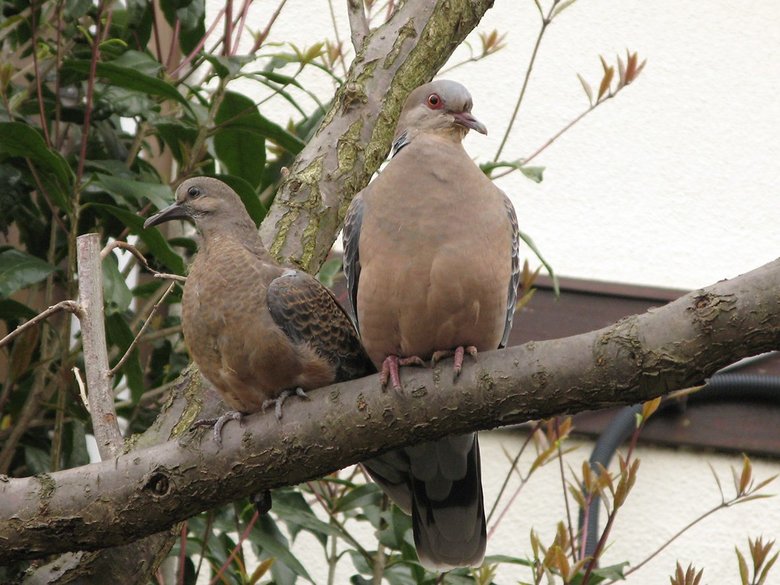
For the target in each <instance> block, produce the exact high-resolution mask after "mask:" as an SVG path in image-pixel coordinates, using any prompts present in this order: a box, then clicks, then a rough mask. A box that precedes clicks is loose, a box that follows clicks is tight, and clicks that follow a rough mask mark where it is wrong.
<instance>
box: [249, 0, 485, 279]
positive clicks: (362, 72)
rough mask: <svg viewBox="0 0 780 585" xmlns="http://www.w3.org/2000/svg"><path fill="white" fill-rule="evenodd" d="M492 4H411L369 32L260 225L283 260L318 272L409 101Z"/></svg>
mask: <svg viewBox="0 0 780 585" xmlns="http://www.w3.org/2000/svg"><path fill="white" fill-rule="evenodd" d="M492 5H493V1H492V0H437V1H436V2H430V0H407V1H406V2H404V3H403V4H402V5H401V6H400V8H398V10H397V11H396V12H395V14H393V16H392V18H391V19H390V20H389V21H388V22H387V23H386V24H384V25H382V26H381V27H379V28H377V29H375V30H373V31H371V32H370V33H369V35H368V37H366V41H365V42H364V43H363V45H362V46H361V50H360V51H359V52H358V54H357V55H356V56H355V60H354V61H353V62H352V65H351V67H350V70H349V73H348V75H347V79H346V80H345V83H344V84H343V85H342V86H341V88H340V89H339V90H338V92H337V93H336V96H335V98H334V101H333V104H332V106H331V108H330V110H329V111H328V113H327V114H326V115H325V117H324V119H323V121H322V123H321V125H320V127H319V128H318V130H317V133H316V134H315V135H314V136H313V137H312V139H311V140H310V141H309V142H308V144H307V145H306V147H305V148H304V149H303V150H302V151H301V152H300V153H299V154H298V157H297V158H296V159H295V162H294V163H293V164H292V166H291V167H290V174H289V176H288V177H287V178H286V179H285V181H284V183H283V184H282V186H281V187H280V189H279V193H278V194H277V195H276V197H275V199H274V202H273V205H272V206H271V209H270V210H269V212H268V215H267V216H266V217H265V219H264V220H263V224H262V225H261V226H260V235H261V236H262V238H263V242H264V244H265V245H266V247H267V248H268V250H269V251H270V252H271V254H272V255H273V256H274V257H276V258H277V260H279V261H281V262H282V263H286V264H294V265H297V266H300V267H302V268H303V269H304V270H306V271H307V272H309V273H315V272H316V271H317V269H318V268H319V266H320V264H321V263H322V261H323V259H324V258H325V256H326V255H327V254H328V251H329V250H330V248H331V246H332V244H333V241H334V240H335V238H336V234H338V231H339V228H340V226H341V222H342V220H343V219H344V215H345V214H346V211H347V207H348V206H349V202H350V201H351V200H352V197H353V196H354V195H355V193H357V192H358V191H360V190H361V189H362V188H363V187H365V186H366V185H367V184H368V181H369V179H370V178H371V176H372V175H373V174H374V172H375V171H376V170H377V169H378V168H379V165H380V164H381V163H382V161H383V160H384V159H385V157H386V156H387V152H388V150H389V149H390V142H391V140H392V137H393V132H394V130H395V123H396V119H397V117H398V114H399V112H400V111H401V107H402V105H403V102H404V100H405V99H406V96H407V95H408V94H409V92H410V91H411V90H412V89H414V88H415V87H417V86H418V85H421V84H422V83H425V82H426V81H430V79H431V78H432V77H433V76H434V74H435V73H436V72H437V71H438V70H439V68H440V67H441V66H442V65H443V64H444V63H445V62H446V60H447V59H448V58H449V56H450V55H451V54H452V52H453V51H454V50H455V48H456V47H457V46H458V45H459V44H460V43H461V41H462V40H463V39H464V38H465V37H466V35H467V34H468V33H469V32H470V31H471V30H472V29H473V28H474V27H475V26H476V25H477V23H478V22H479V20H480V18H482V16H483V15H484V13H485V12H486V11H487V10H488V9H489V8H490V7H491V6H492ZM333 145H336V147H335V148H334V147H333Z"/></svg>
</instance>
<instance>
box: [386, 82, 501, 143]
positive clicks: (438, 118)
mask: <svg viewBox="0 0 780 585" xmlns="http://www.w3.org/2000/svg"><path fill="white" fill-rule="evenodd" d="M471 106H472V101H471V94H470V93H469V92H468V90H467V89H466V88H465V87H463V86H462V85H461V84H460V83H457V82H456V81H448V80H446V79H440V80H438V81H432V82H430V83H426V84H425V85H421V86H420V87H418V88H417V89H415V90H414V91H413V92H412V93H410V94H409V97H408V98H406V102H405V103H404V108H403V110H401V116H400V117H399V118H398V128H397V130H396V139H397V138H398V137H399V136H401V135H402V134H404V133H407V135H409V133H412V134H416V133H420V132H437V133H442V134H450V135H455V136H457V137H459V138H461V139H462V138H463V137H464V136H465V135H466V133H467V132H468V131H469V130H476V131H477V132H479V133H481V134H487V128H486V127H485V125H484V124H483V123H482V122H480V121H479V120H477V119H476V118H475V117H474V116H473V115H472V114H471Z"/></svg>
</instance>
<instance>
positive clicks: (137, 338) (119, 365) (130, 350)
mask: <svg viewBox="0 0 780 585" xmlns="http://www.w3.org/2000/svg"><path fill="white" fill-rule="evenodd" d="M174 286H176V283H175V282H172V283H171V284H169V285H168V289H167V290H166V291H165V292H164V293H163V295H162V296H161V297H160V300H159V301H157V302H156V303H155V304H154V306H153V307H152V310H151V312H150V313H149V316H148V317H147V318H146V321H144V324H143V325H142V326H141V330H140V331H139V332H138V334H137V335H136V336H135V338H134V339H133V341H132V343H131V344H130V346H129V347H128V348H127V351H126V352H125V355H123V356H122V359H120V360H119V361H118V362H117V363H116V365H115V366H114V367H113V368H111V369H110V370H109V371H108V376H109V377H113V376H115V375H116V373H117V372H118V371H119V370H120V369H121V368H122V366H123V365H125V362H126V361H127V359H128V358H129V357H130V354H131V353H133V350H134V349H135V346H136V345H138V342H139V341H140V340H141V335H143V333H144V331H146V328H147V327H148V326H149V323H151V322H152V317H153V316H154V314H155V312H157V309H158V308H159V307H160V305H161V304H162V303H163V301H164V300H165V298H166V297H167V296H168V295H169V294H170V292H171V291H172V290H173V287H174Z"/></svg>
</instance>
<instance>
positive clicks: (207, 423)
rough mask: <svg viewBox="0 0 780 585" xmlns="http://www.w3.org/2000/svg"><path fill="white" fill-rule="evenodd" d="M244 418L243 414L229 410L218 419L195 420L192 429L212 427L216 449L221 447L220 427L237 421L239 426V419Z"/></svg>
mask: <svg viewBox="0 0 780 585" xmlns="http://www.w3.org/2000/svg"><path fill="white" fill-rule="evenodd" d="M243 418H244V414H243V413H242V412H238V411H237V410H231V411H230V412H226V413H225V414H223V415H222V416H220V417H219V418H204V419H201V420H196V421H195V422H194V423H193V424H192V427H193V428H196V427H211V426H213V427H214V442H215V443H216V444H217V446H218V447H221V446H222V427H224V426H225V424H226V423H227V422H228V421H230V420H237V421H238V422H239V424H241V419H243Z"/></svg>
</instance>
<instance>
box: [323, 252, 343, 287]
mask: <svg viewBox="0 0 780 585" xmlns="http://www.w3.org/2000/svg"><path fill="white" fill-rule="evenodd" d="M342 264H343V262H342V260H341V258H330V259H329V260H325V262H323V263H322V266H320V270H319V272H317V280H319V281H320V282H321V283H322V284H324V285H325V286H327V287H328V288H333V285H334V284H335V283H336V281H337V280H338V279H340V278H341V275H342V271H341V267H342Z"/></svg>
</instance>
